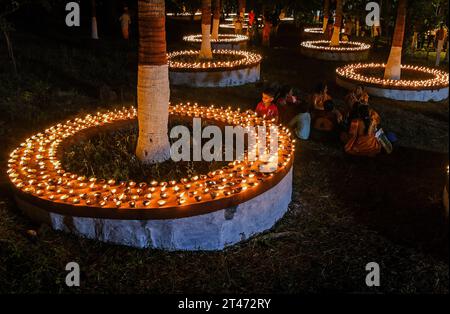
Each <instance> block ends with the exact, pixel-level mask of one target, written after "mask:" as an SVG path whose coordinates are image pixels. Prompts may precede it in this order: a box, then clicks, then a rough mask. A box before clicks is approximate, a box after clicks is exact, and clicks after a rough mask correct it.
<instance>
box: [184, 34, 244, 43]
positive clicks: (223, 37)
mask: <svg viewBox="0 0 450 314" xmlns="http://www.w3.org/2000/svg"><path fill="white" fill-rule="evenodd" d="M183 40H184V41H186V42H190V43H201V42H202V35H201V34H197V35H188V36H184V37H183ZM247 40H248V36H245V35H238V34H219V39H214V38H211V43H240V42H244V41H247Z"/></svg>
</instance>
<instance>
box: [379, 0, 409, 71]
mask: <svg viewBox="0 0 450 314" xmlns="http://www.w3.org/2000/svg"><path fill="white" fill-rule="evenodd" d="M406 3H407V0H399V3H398V8H397V20H396V21H395V29H394V38H393V40H392V46H391V52H390V53H389V59H388V62H387V64H386V69H385V71H384V78H385V79H391V80H399V79H400V75H401V64H402V46H403V37H404V35H405V23H406Z"/></svg>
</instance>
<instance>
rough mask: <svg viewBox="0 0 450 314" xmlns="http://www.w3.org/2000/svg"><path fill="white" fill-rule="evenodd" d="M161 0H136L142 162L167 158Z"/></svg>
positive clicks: (138, 151)
mask: <svg viewBox="0 0 450 314" xmlns="http://www.w3.org/2000/svg"><path fill="white" fill-rule="evenodd" d="M165 23H166V21H165V7H164V0H139V1H138V24H139V55H138V61H139V64H138V83H137V101H138V122H139V137H138V143H137V148H136V155H137V157H138V158H139V159H140V160H141V161H142V162H144V163H157V162H162V161H164V160H167V159H169V157H170V146H169V138H168V135H167V134H168V132H167V125H168V118H169V98H170V89H169V67H168V65H167V49H166V30H165Z"/></svg>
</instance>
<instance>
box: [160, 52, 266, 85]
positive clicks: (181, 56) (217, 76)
mask: <svg viewBox="0 0 450 314" xmlns="http://www.w3.org/2000/svg"><path fill="white" fill-rule="evenodd" d="M198 55H199V51H197V50H182V51H175V52H171V53H169V54H168V63H169V78H170V83H171V84H172V85H184V86H192V87H228V86H239V85H244V84H249V83H256V82H258V81H259V80H260V63H261V60H262V57H261V55H259V54H257V53H253V52H249V51H244V50H213V59H211V60H202V59H199V57H198Z"/></svg>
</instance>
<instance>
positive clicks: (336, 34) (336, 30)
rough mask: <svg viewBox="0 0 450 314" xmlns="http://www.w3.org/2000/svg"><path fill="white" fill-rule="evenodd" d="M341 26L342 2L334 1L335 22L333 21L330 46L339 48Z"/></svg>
mask: <svg viewBox="0 0 450 314" xmlns="http://www.w3.org/2000/svg"><path fill="white" fill-rule="evenodd" d="M341 25H342V0H336V20H335V21H334V27H333V35H332V36H331V41H330V46H334V47H337V46H339V39H340V35H341Z"/></svg>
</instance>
